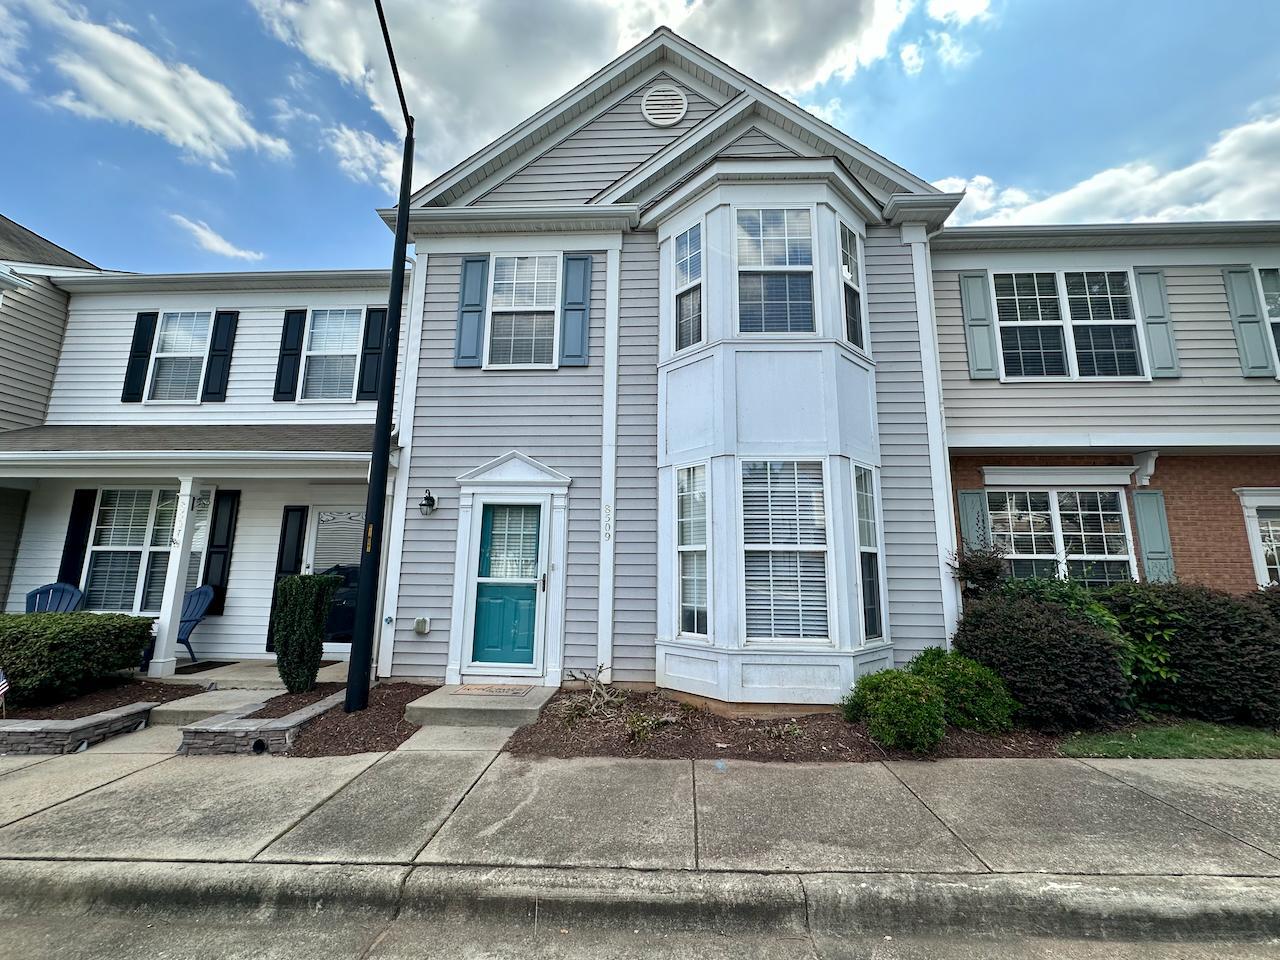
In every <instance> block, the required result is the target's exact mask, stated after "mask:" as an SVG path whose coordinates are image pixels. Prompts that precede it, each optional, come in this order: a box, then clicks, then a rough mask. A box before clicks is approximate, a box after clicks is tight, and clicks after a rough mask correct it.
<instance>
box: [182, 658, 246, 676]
mask: <svg viewBox="0 0 1280 960" xmlns="http://www.w3.org/2000/svg"><path fill="white" fill-rule="evenodd" d="M234 663H235V661H234V660H197V661H196V662H195V663H184V664H183V665H182V666H180V667H178V668H177V669H175V670H174V671H173V672H174V673H183V674H186V673H204V672H205V671H206V670H216V669H217V668H218V667H229V666H231V665H232V664H234Z"/></svg>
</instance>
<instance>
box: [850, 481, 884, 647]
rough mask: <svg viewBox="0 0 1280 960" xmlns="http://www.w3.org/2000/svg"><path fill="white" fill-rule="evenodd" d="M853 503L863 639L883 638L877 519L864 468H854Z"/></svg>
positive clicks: (871, 483)
mask: <svg viewBox="0 0 1280 960" xmlns="http://www.w3.org/2000/svg"><path fill="white" fill-rule="evenodd" d="M853 486H854V500H855V507H856V508H857V510H856V513H857V518H858V576H859V577H860V580H861V584H862V638H863V640H864V641H867V640H878V639H880V638H882V637H883V636H884V617H883V613H882V610H881V603H880V536H879V529H878V528H879V524H878V523H877V518H876V488H875V477H874V476H873V475H872V473H871V471H870V470H868V469H867V468H866V467H859V466H855V467H854V468H853Z"/></svg>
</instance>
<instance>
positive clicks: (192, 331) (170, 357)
mask: <svg viewBox="0 0 1280 960" xmlns="http://www.w3.org/2000/svg"><path fill="white" fill-rule="evenodd" d="M212 320H213V314H212V313H209V312H208V311H196V310H188V311H182V312H176V313H163V314H161V315H160V324H159V326H158V327H157V328H156V339H155V346H154V349H153V352H152V358H151V385H150V387H149V388H148V390H147V399H148V400H156V401H168V402H170V403H194V402H196V401H198V400H199V399H200V384H201V381H202V380H203V378H204V362H205V357H206V355H207V354H208V352H209V332H210V329H211V327H212Z"/></svg>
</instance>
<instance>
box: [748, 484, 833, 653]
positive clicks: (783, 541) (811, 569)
mask: <svg viewBox="0 0 1280 960" xmlns="http://www.w3.org/2000/svg"><path fill="white" fill-rule="evenodd" d="M742 529H743V550H744V572H745V593H746V636H747V639H748V641H751V640H793V641H795V640H821V641H824V642H825V641H827V640H828V639H829V636H830V631H829V628H828V614H827V512H826V493H825V484H824V478H823V465H822V462H821V461H819V460H744V461H742Z"/></svg>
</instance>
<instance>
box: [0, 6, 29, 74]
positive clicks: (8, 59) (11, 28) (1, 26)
mask: <svg viewBox="0 0 1280 960" xmlns="http://www.w3.org/2000/svg"><path fill="white" fill-rule="evenodd" d="M7 13H8V11H6V10H5V8H4V5H3V4H0V81H3V82H4V83H7V84H9V86H11V87H13V88H14V89H15V90H17V91H18V92H19V93H26V92H27V90H28V89H30V84H29V83H28V82H27V78H26V77H25V76H23V73H22V70H23V59H24V57H23V51H25V49H26V46H27V25H26V24H25V23H23V22H22V21H21V20H19V19H18V18H17V17H13V16H8V15H7Z"/></svg>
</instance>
